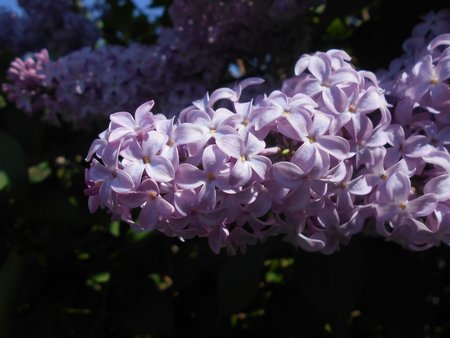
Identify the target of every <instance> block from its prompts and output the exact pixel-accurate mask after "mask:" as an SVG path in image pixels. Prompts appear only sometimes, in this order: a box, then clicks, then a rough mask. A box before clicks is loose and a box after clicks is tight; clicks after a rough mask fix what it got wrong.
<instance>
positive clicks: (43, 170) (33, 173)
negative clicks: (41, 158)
mask: <svg viewBox="0 0 450 338" xmlns="http://www.w3.org/2000/svg"><path fill="white" fill-rule="evenodd" d="M51 174H52V169H51V168H50V164H49V163H48V162H41V163H39V164H38V165H35V166H32V167H30V168H28V177H29V178H30V182H31V183H41V182H42V181H45V179H46V178H48V177H49V176H50V175H51Z"/></svg>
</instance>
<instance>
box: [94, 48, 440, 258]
mask: <svg viewBox="0 0 450 338" xmlns="http://www.w3.org/2000/svg"><path fill="white" fill-rule="evenodd" d="M349 61H350V57H349V56H348V55H347V54H346V53H345V52H342V51H337V50H331V51H328V52H326V53H321V52H319V53H316V54H313V55H305V56H303V57H301V58H300V60H299V61H298V62H297V65H296V74H297V76H296V77H294V78H292V79H289V80H287V81H286V82H285V84H284V86H283V88H282V90H275V91H273V92H271V93H270V94H269V95H267V96H264V97H261V98H259V99H255V100H250V101H246V100H243V99H242V98H241V97H242V92H243V91H244V90H246V88H247V87H248V86H252V85H258V84H260V83H262V80H261V79H258V78H249V79H247V80H244V81H242V82H241V83H239V84H237V85H236V86H235V87H234V88H232V89H231V88H221V89H217V90H216V91H214V92H212V93H211V94H210V95H209V94H207V95H206V96H204V97H203V99H201V100H197V101H194V102H193V104H192V105H191V106H189V107H187V108H185V109H183V110H182V111H181V112H180V114H179V115H178V119H177V120H175V119H174V118H172V119H168V118H167V117H165V116H163V115H160V114H157V115H155V114H153V113H152V112H151V109H152V108H153V102H147V103H145V104H144V105H142V106H140V107H139V108H138V109H137V110H136V112H135V115H134V117H133V116H132V115H131V114H129V113H126V112H120V113H115V114H112V115H111V117H110V120H111V122H110V125H109V128H108V129H107V130H106V131H105V132H103V133H101V134H100V136H99V139H97V140H96V141H95V142H94V143H93V145H92V147H91V150H90V152H89V155H88V158H87V159H88V161H90V162H91V167H90V169H89V170H87V172H86V182H87V186H88V188H87V190H86V193H87V194H88V195H89V206H90V208H91V211H95V210H96V209H97V208H98V207H102V208H107V209H108V210H109V211H110V212H111V213H112V215H113V217H114V218H116V219H121V220H123V221H126V222H128V223H129V224H130V225H132V226H133V227H134V228H136V229H142V230H153V229H157V230H159V231H161V232H163V233H165V234H167V235H169V236H176V237H179V238H182V239H188V238H192V237H194V236H200V237H208V241H209V244H210V246H211V248H212V249H213V250H214V251H215V252H219V251H220V249H221V248H224V247H226V248H227V250H228V252H229V253H232V254H233V253H235V252H236V251H238V250H242V251H244V250H245V247H246V245H248V244H254V243H256V242H257V241H263V240H265V239H266V238H267V237H268V236H273V235H277V234H282V235H284V236H285V239H286V240H287V241H289V242H291V243H293V244H294V245H296V246H299V247H301V248H303V249H306V250H309V251H321V252H323V253H331V252H333V251H335V250H336V249H337V248H339V245H340V244H341V243H346V242H348V240H349V239H350V237H351V236H352V235H354V234H356V233H359V232H361V230H362V229H363V225H364V223H365V221H366V220H367V219H368V218H370V217H374V216H375V214H376V212H377V210H378V209H379V208H378V209H377V206H378V205H379V200H380V199H381V200H382V201H383V203H385V204H388V203H391V204H394V203H396V200H395V201H394V200H392V199H391V200H389V196H391V195H389V194H387V193H386V192H385V191H386V189H390V187H394V188H395V186H396V185H395V182H394V183H392V184H387V183H386V180H385V179H383V178H382V174H380V173H378V171H380V170H384V168H380V165H379V163H380V157H383V158H384V156H385V153H386V150H385V146H386V145H387V144H388V142H389V140H390V135H391V134H393V133H394V130H395V128H393V127H392V126H391V125H390V121H391V116H390V112H389V110H388V104H387V102H386V100H385V99H384V96H383V94H382V91H381V89H380V88H379V85H378V82H377V79H376V77H375V75H374V74H372V73H370V72H366V71H356V70H355V69H353V68H352V67H351V66H350V64H349ZM383 172H384V171H383ZM405 172H406V173H407V174H408V173H409V171H407V170H406V169H405ZM399 175H403V176H401V177H403V178H404V175H405V174H403V172H401V173H400V174H399ZM394 177H397V176H394ZM405 177H406V179H407V180H408V182H409V178H408V176H405ZM378 178H379V179H378ZM389 182H390V181H389ZM386 186H387V187H388V188H386ZM383 194H384V195H386V196H388V197H383V198H384V199H383V198H381V197H379V196H380V195H382V196H384V195H383ZM430 196H431V197H432V198H431V203H436V199H435V195H430ZM402 202H405V201H402ZM419 202H420V201H419ZM411 203H412V202H411ZM416 204H417V203H416ZM418 208H419V207H418ZM135 209H137V210H138V211H137V212H135V211H134V210H135ZM400 209H401V208H400ZM408 210H409V209H408ZM427 211H428V209H425V211H424V210H422V209H420V210H419V211H417V210H415V209H414V210H413V211H411V212H410V213H409V214H408V215H409V216H410V218H411V219H413V218H414V217H421V216H422V215H428V214H427V213H426V212H427ZM401 212H403V209H401V210H399V211H398V212H397V213H395V212H394V213H393V215H395V216H396V217H397V214H401Z"/></svg>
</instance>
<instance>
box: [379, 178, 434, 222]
mask: <svg viewBox="0 0 450 338" xmlns="http://www.w3.org/2000/svg"><path fill="white" fill-rule="evenodd" d="M385 194H386V195H385V196H381V198H380V199H382V200H383V203H379V204H377V205H376V209H377V221H378V222H384V221H388V220H393V219H394V218H399V219H400V220H401V219H414V218H418V217H424V216H427V215H429V214H431V213H432V212H433V211H434V210H435V209H436V206H437V202H438V201H437V196H436V195H435V194H431V193H430V194H425V195H422V196H420V197H417V198H415V199H413V200H410V199H409V197H410V194H411V182H410V180H409V178H408V176H406V175H405V174H403V173H402V172H396V173H395V174H393V175H392V176H391V177H389V178H388V179H387V181H386V190H385Z"/></svg>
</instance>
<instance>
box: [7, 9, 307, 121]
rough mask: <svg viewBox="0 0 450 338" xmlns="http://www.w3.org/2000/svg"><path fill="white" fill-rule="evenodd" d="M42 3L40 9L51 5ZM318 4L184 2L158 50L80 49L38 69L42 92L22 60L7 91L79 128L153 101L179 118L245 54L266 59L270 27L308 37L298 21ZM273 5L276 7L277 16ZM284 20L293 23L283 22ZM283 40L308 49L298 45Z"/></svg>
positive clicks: (11, 75)
mask: <svg viewBox="0 0 450 338" xmlns="http://www.w3.org/2000/svg"><path fill="white" fill-rule="evenodd" d="M30 3H31V2H30ZM33 3H34V2H33ZM37 3H38V2H36V6H37V7H39V6H41V7H42V6H44V5H45V4H46V3H45V2H44V3H43V4H40V3H41V2H39V4H40V5H37ZM56 3H59V2H56ZM311 3H313V1H302V2H300V3H297V2H296V1H291V0H287V1H286V0H279V1H278V0H277V1H275V2H273V1H258V2H254V1H247V0H239V1H230V2H220V3H219V5H214V6H213V5H211V4H210V2H209V1H204V0H198V1H185V0H177V1H175V2H174V4H173V5H172V6H171V8H170V15H171V18H172V20H173V26H174V27H173V28H167V29H163V30H162V31H161V33H160V35H159V38H158V43H157V44H156V45H154V46H144V45H137V44H133V45H130V46H128V47H120V46H109V45H106V46H103V47H101V48H98V49H91V48H83V49H81V50H77V51H75V52H72V53H70V54H67V55H65V56H63V57H61V58H59V59H57V60H56V61H47V62H45V65H44V64H42V66H41V65H40V66H39V69H38V70H35V69H30V72H31V73H33V74H34V73H36V72H37V73H38V74H39V76H40V77H42V78H43V80H42V81H41V82H39V83H35V87H32V86H31V85H30V83H29V82H26V83H22V79H28V78H29V77H30V76H31V74H30V75H25V74H24V76H22V77H17V76H15V75H14V74H15V73H16V72H17V70H16V63H17V62H19V61H17V60H16V61H15V62H14V63H13V64H11V67H10V69H9V70H8V80H9V83H7V84H5V85H3V90H4V91H5V92H6V93H7V96H8V98H9V100H11V101H15V102H16V104H17V105H18V106H19V107H23V102H24V101H26V102H27V111H29V112H33V113H34V112H44V119H45V120H46V121H49V122H52V123H56V124H57V123H59V122H60V121H65V122H68V123H70V124H72V125H73V126H75V127H78V128H80V127H81V128H83V127H89V126H91V125H92V122H93V121H98V120H101V119H102V118H105V116H107V115H109V114H110V112H111V111H116V110H119V109H128V110H130V109H132V108H133V107H135V106H137V105H138V104H139V103H140V102H143V101H144V100H145V99H146V98H148V97H156V98H158V108H159V110H161V111H164V112H165V114H166V115H167V116H172V115H174V114H175V113H176V112H177V111H179V110H180V109H182V108H183V107H185V106H186V105H187V104H189V102H191V101H192V100H193V99H195V98H198V97H200V96H201V95H203V93H204V92H205V91H206V90H207V88H213V87H215V86H217V84H218V83H219V82H221V81H222V78H223V75H224V69H226V67H227V64H228V63H229V62H230V61H231V60H234V58H235V57H236V56H237V55H239V56H242V54H243V53H244V54H245V53H250V54H251V55H253V56H258V55H259V54H258V53H262V54H263V55H266V54H267V53H268V51H267V50H264V48H267V44H266V39H264V36H265V34H266V33H267V34H269V32H268V31H269V30H271V31H277V32H278V31H279V30H280V29H285V30H288V31H289V32H290V33H289V34H284V33H283V34H279V36H280V37H285V39H287V40H289V39H291V37H292V36H293V35H294V36H305V35H304V34H296V31H295V30H292V29H291V26H290V23H291V22H292V21H293V20H295V18H298V16H299V15H301V14H304V13H305V12H306V10H307V8H308V6H307V4H311ZM26 4H27V6H28V5H30V4H28V2H27V3H26ZM24 5H25V2H24ZM30 6H31V5H30ZM270 6H275V7H276V10H275V9H274V10H273V11H269V8H270ZM31 7H33V6H31ZM44 7H45V6H44ZM33 8H34V7H33ZM268 13H272V14H271V15H270V16H269V14H268ZM277 13H278V14H277ZM275 14H276V15H275ZM56 17H57V16H56ZM281 17H283V18H284V19H285V20H279V19H280V18H281ZM276 22H279V23H278V24H276ZM37 31H39V30H37ZM55 31H56V30H55ZM272 40H273V41H279V40H280V39H272ZM291 40H292V39H291ZM283 41H284V40H283ZM279 43H280V45H282V46H285V45H293V46H294V45H295V46H298V48H302V46H303V44H301V43H293V42H292V41H290V42H289V43H287V42H286V43H285V42H282V41H279ZM244 47H245V48H246V49H245V50H243V48H244ZM274 48H275V47H274ZM285 49H286V47H283V50H285ZM33 58H34V59H38V58H39V54H35V55H34V57H28V58H26V59H25V60H27V61H25V60H24V61H23V62H25V63H27V62H28V63H32V62H33ZM26 89H28V90H26ZM18 93H23V95H22V96H21V95H18Z"/></svg>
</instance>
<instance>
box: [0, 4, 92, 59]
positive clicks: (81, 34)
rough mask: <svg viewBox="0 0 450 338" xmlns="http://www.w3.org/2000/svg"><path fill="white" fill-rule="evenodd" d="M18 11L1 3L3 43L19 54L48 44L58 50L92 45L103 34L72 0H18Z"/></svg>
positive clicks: (0, 42)
mask: <svg viewBox="0 0 450 338" xmlns="http://www.w3.org/2000/svg"><path fill="white" fill-rule="evenodd" d="M18 2H19V5H20V6H21V7H22V9H23V13H22V14H21V15H17V14H15V13H13V12H10V11H8V10H6V9H2V7H0V22H1V23H2V31H1V32H0V44H1V45H2V48H4V49H5V50H9V51H10V52H14V53H16V54H23V53H25V52H30V51H35V50H39V49H42V48H47V49H50V50H52V51H55V52H58V53H67V52H69V51H72V50H75V49H78V48H81V47H83V46H92V45H94V44H95V42H96V41H97V40H98V38H99V37H100V31H99V30H98V28H97V27H96V25H95V23H94V22H93V21H91V20H90V19H88V17H87V15H86V13H85V11H84V8H81V7H79V8H78V11H74V9H73V7H72V1H69V0H39V1H36V0H19V1H18Z"/></svg>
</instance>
